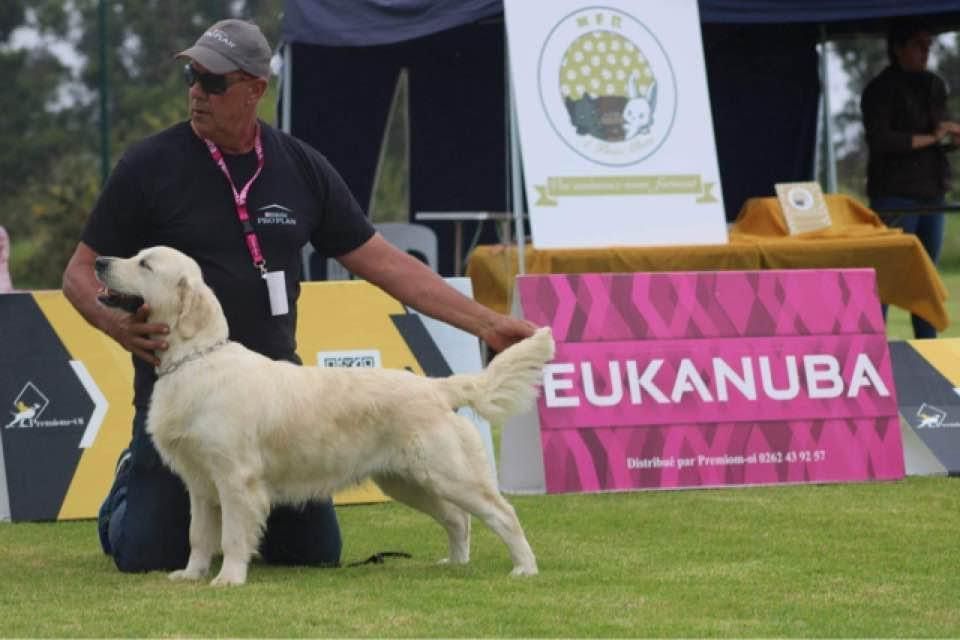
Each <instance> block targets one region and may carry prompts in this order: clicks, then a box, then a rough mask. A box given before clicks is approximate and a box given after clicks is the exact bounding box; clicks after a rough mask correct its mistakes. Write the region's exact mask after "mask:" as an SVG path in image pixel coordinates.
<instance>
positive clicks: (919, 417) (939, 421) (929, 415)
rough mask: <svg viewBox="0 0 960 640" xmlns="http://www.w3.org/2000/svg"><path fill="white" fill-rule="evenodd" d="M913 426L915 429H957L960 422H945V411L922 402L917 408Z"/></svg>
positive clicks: (959, 426)
mask: <svg viewBox="0 0 960 640" xmlns="http://www.w3.org/2000/svg"><path fill="white" fill-rule="evenodd" d="M915 416H916V420H914V424H913V426H914V427H916V428H917V429H957V428H960V422H947V412H946V411H944V410H943V409H939V408H937V407H935V406H933V405H932V404H927V403H926V402H924V403H923V404H921V405H920V408H919V409H917V413H916V414H915Z"/></svg>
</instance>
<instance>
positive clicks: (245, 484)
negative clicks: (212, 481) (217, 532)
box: [210, 475, 270, 586]
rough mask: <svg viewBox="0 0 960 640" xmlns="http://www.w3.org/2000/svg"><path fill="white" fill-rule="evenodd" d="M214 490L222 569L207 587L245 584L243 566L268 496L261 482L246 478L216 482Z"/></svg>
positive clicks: (255, 539) (253, 547) (262, 521)
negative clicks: (220, 540)
mask: <svg viewBox="0 0 960 640" xmlns="http://www.w3.org/2000/svg"><path fill="white" fill-rule="evenodd" d="M217 489H218V491H219V493H220V512H221V517H222V542H221V547H222V548H223V566H222V567H220V573H219V574H217V577H216V578H214V579H213V581H212V582H211V583H210V584H211V585H213V586H225V585H239V584H243V583H244V582H246V581H247V565H248V563H249V562H250V557H251V556H252V555H253V552H254V551H255V550H256V548H257V544H258V543H259V541H260V535H261V533H262V532H263V527H264V524H265V523H266V521H267V515H268V513H269V512H270V497H269V495H268V494H267V490H266V487H265V486H264V485H263V483H262V482H261V481H260V480H259V479H258V478H256V477H253V476H249V475H245V476H237V475H232V476H228V477H227V478H225V479H223V480H222V481H218V482H217Z"/></svg>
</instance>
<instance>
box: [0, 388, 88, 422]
mask: <svg viewBox="0 0 960 640" xmlns="http://www.w3.org/2000/svg"><path fill="white" fill-rule="evenodd" d="M49 405H50V399H49V398H47V396H46V395H45V394H44V393H43V392H42V391H40V389H38V388H37V386H36V385H35V384H33V383H32V382H29V381H28V382H27V383H26V384H25V385H23V389H21V390H20V393H18V394H17V397H16V398H14V399H13V409H12V410H11V411H10V415H11V416H12V417H13V418H12V419H11V420H10V421H9V422H8V423H6V424H5V425H4V428H5V429H31V428H33V427H70V426H76V425H82V424H83V418H80V417H77V418H63V419H58V420H44V419H43V418H42V416H43V412H44V411H45V410H46V409H47V407H48V406H49Z"/></svg>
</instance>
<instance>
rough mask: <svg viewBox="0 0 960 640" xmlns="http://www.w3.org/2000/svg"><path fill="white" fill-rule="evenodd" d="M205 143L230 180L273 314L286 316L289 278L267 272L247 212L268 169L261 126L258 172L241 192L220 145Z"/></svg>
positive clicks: (242, 223)
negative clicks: (251, 195)
mask: <svg viewBox="0 0 960 640" xmlns="http://www.w3.org/2000/svg"><path fill="white" fill-rule="evenodd" d="M203 141H204V142H205V143H206V144H207V150H208V151H209V152H210V156H211V157H212V158H213V161H214V162H216V163H217V166H218V167H220V171H221V173H223V175H224V176H226V178H227V182H228V183H229V184H230V190H231V191H232V192H233V204H234V206H235V207H236V210H237V217H238V218H239V219H240V224H241V225H242V226H243V237H244V241H245V242H246V244H247V250H248V251H249V252H250V257H251V258H252V259H253V266H254V267H256V268H257V269H258V270H259V271H260V275H261V277H262V278H263V281H264V283H265V284H266V286H267V297H268V299H269V300H270V313H271V314H273V315H275V316H282V315H286V314H287V313H289V312H290V309H289V305H288V303H287V279H286V276H285V274H284V273H283V271H268V270H267V261H266V259H265V258H264V257H263V252H262V251H261V250H260V240H259V238H257V234H256V232H255V231H254V229H253V224H252V223H251V222H250V215H249V213H248V211H247V194H249V193H250V187H251V186H253V183H254V181H256V179H257V178H258V177H260V172H261V171H263V165H264V159H263V142H262V141H261V140H260V123H257V135H256V139H255V141H254V145H253V148H254V150H256V152H257V170H256V172H255V173H254V174H253V177H251V178H250V179H249V180H247V183H246V184H245V185H243V188H242V189H241V190H240V191H237V187H236V185H234V184H233V178H232V177H231V176H230V170H229V169H228V168H227V163H226V161H224V159H223V153H221V152H220V149H218V148H217V145H215V144H214V143H213V142H212V141H210V140H208V139H207V138H204V139H203Z"/></svg>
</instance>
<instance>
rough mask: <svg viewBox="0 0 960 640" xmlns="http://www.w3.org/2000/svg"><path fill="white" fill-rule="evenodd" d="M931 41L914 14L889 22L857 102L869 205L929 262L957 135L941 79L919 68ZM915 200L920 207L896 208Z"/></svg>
mask: <svg viewBox="0 0 960 640" xmlns="http://www.w3.org/2000/svg"><path fill="white" fill-rule="evenodd" d="M932 44H933V32H932V30H931V28H930V27H929V26H928V25H927V24H926V23H924V22H922V21H920V20H918V19H916V18H899V19H897V20H895V21H894V22H892V23H891V25H890V29H889V30H888V33H887V56H888V57H889V60H890V64H889V65H888V66H887V67H886V68H885V69H884V70H883V71H882V72H881V73H880V74H879V75H878V76H877V77H876V78H874V79H873V80H871V81H870V83H869V84H868V85H867V87H866V89H865V90H864V92H863V96H862V98H861V101H860V109H861V111H862V113H863V126H864V129H865V131H866V137H867V148H868V153H869V158H868V161H867V196H868V197H869V199H870V207H871V208H872V209H875V210H876V211H877V212H878V213H879V214H880V217H881V218H882V219H883V220H884V222H885V223H886V224H887V225H888V226H890V227H897V228H900V229H903V230H904V231H905V232H907V233H913V234H915V235H916V236H917V238H918V239H919V240H920V242H921V244H923V247H924V249H926V251H927V254H928V255H929V256H930V259H931V260H932V261H933V263H934V264H936V263H937V261H938V260H939V258H940V249H941V247H942V245H943V232H944V214H943V212H938V211H936V207H940V206H943V205H944V204H945V195H946V192H947V188H948V185H949V176H950V164H949V161H948V159H947V152H948V151H950V150H953V149H954V148H956V147H955V145H956V144H957V143H958V141H960V125H958V124H957V123H955V122H952V121H951V120H949V118H948V117H947V112H946V105H947V86H946V83H944V81H943V79H941V78H940V77H939V76H938V75H936V74H935V73H933V72H931V71H929V70H927V63H928V61H929V58H930V47H931V45H932ZM917 207H922V208H924V209H925V211H923V212H917V213H909V212H906V213H901V212H897V210H904V209H907V210H909V209H911V208H917ZM931 207H933V210H932V211H931V210H930V208H931ZM884 210H892V212H891V213H889V214H884V213H883V211H884ZM884 316H886V306H884ZM910 319H911V322H912V324H913V332H914V336H915V337H917V338H935V337H936V336H937V333H936V330H935V329H934V328H933V326H932V325H931V324H930V323H928V322H927V321H926V320H924V319H923V318H920V317H919V316H916V315H912V316H911V318H910Z"/></svg>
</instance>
